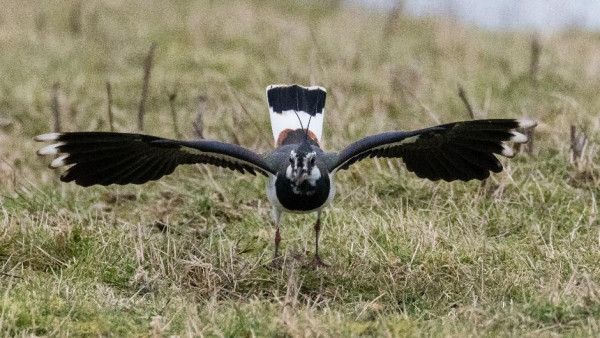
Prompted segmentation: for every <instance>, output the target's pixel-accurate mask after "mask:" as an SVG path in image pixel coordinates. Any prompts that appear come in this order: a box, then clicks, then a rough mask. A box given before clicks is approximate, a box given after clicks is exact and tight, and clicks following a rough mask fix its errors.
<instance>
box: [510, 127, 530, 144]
mask: <svg viewBox="0 0 600 338" xmlns="http://www.w3.org/2000/svg"><path fill="white" fill-rule="evenodd" d="M510 133H511V134H512V135H513V136H512V137H511V138H510V140H511V141H512V142H515V143H525V142H527V136H525V135H524V134H521V133H519V132H518V131H514V130H513V131H511V132H510Z"/></svg>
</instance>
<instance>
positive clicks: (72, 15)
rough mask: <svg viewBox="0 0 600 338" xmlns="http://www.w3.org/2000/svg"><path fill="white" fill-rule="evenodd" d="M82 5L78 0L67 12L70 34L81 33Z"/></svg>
mask: <svg viewBox="0 0 600 338" xmlns="http://www.w3.org/2000/svg"><path fill="white" fill-rule="evenodd" d="M82 7H83V6H82V3H81V2H79V1H78V2H76V3H75V4H74V5H73V7H72V8H71V11H70V12H69V28H70V29H71V34H72V35H73V36H77V35H79V34H81V31H82V27H83V22H82V12H83V11H82Z"/></svg>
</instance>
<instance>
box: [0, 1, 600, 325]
mask: <svg viewBox="0 0 600 338" xmlns="http://www.w3.org/2000/svg"><path fill="white" fill-rule="evenodd" d="M2 6H3V11H2V13H0V48H1V50H2V51H3V57H2V58H0V74H2V76H0V110H1V111H2V113H1V114H2V115H1V116H0V189H1V191H0V198H1V210H0V212H1V216H0V219H1V226H0V267H1V270H0V272H1V273H2V274H1V275H0V297H1V300H0V334H2V335H3V336H30V335H44V336H45V335H47V336H54V335H58V336H68V335H73V336H85V335H88V336H97V335H114V336H121V335H133V336H161V335H172V334H175V335H186V336H197V335H206V336H307V335H308V336H336V335H337V336H405V335H427V336H431V335H433V336H465V335H469V336H483V335H487V336H497V335H501V336H540V335H542V336H553V335H567V336H588V335H591V336H595V335H598V334H599V332H600V287H599V283H600V269H599V265H598V262H599V261H600V243H599V236H600V232H599V231H600V230H599V229H600V223H599V221H598V219H597V217H598V210H597V209H598V204H597V193H598V192H599V191H600V184H599V181H598V178H599V175H598V174H599V171H598V169H599V168H598V165H597V163H598V158H597V149H598V140H599V131H600V124H599V123H598V111H600V98H599V96H598V88H600V66H599V65H600V53H599V52H598V47H597V42H598V40H599V39H600V36H599V35H598V34H597V33H586V32H580V31H575V30H573V31H567V32H564V33H555V34H552V35H543V36H542V37H541V40H540V41H541V44H542V54H541V58H540V66H539V73H538V76H537V77H538V80H537V83H536V84H533V83H532V82H531V81H530V79H529V75H528V74H529V73H528V72H529V62H530V56H529V54H530V41H531V37H530V36H529V35H528V34H525V33H518V32H506V33H498V32H485V31H480V30H477V29H474V28H469V27H465V26H462V25H461V24H459V23H456V22H453V21H446V20H441V19H438V20H430V19H418V20H417V19H411V18H408V17H404V16H402V15H401V16H400V17H399V18H398V19H397V20H394V19H392V18H388V17H387V16H385V15H383V14H377V13H368V12H366V11H365V10H362V9H356V8H348V7H345V6H343V5H341V4H340V3H338V2H293V1H251V2H226V3H223V2H215V1H202V2H192V1H182V2H177V3H169V4H166V3H163V2H160V1H149V2H148V1H145V2H141V1H139V2H128V1H112V2H104V3H100V2H98V3H87V2H78V1H62V2H52V3H50V2H49V3H42V4H40V3H38V2H34V1H27V2H25V3H23V2H18V1H3V2H2ZM386 27H387V28H386ZM153 42H155V43H157V49H156V55H155V60H154V67H153V70H152V77H151V83H150V93H149V101H148V104H147V108H148V114H147V116H146V118H145V126H146V128H145V132H146V133H149V134H154V135H159V136H165V137H174V136H175V128H174V127H173V122H172V121H173V119H172V116H171V114H170V109H171V108H170V105H169V95H170V94H172V93H176V99H175V102H174V103H175V109H176V112H177V123H178V127H179V130H180V131H181V133H183V134H184V136H185V137H186V138H191V137H192V126H191V122H192V121H193V120H194V119H195V116H196V109H197V106H198V98H199V97H200V96H203V97H205V98H206V104H205V107H204V110H203V111H204V115H203V116H204V124H205V127H204V134H205V136H206V137H207V138H210V139H216V140H220V141H227V142H235V141H238V142H239V143H240V144H242V145H244V146H247V147H249V148H252V149H256V150H257V151H266V150H268V149H269V147H270V146H271V144H272V140H271V139H270V134H271V132H270V126H269V123H268V114H267V109H266V99H265V95H264V88H265V87H266V86H267V85H268V84H271V83H301V84H319V85H322V86H324V87H326V88H327V90H328V100H327V106H326V123H325V134H324V139H325V148H327V149H329V150H335V149H340V148H342V147H343V146H345V145H347V144H348V143H349V142H351V141H353V140H356V139H358V138H360V137H363V136H366V135H369V134H372V133H376V132H384V131H389V130H406V129H416V128H422V127H426V126H429V125H432V124H435V123H437V122H450V121H455V120H462V119H467V118H468V113H467V111H466V109H465V107H464V105H463V104H462V102H461V101H460V99H459V97H458V95H457V85H458V84H461V85H462V86H463V87H464V88H465V90H466V92H467V94H468V97H469V99H470V101H471V104H472V105H473V106H474V107H475V114H476V115H477V116H478V117H490V118H491V117H494V118H510V117H523V116H525V117H529V118H533V119H535V120H537V121H539V125H538V127H537V128H536V131H535V149H534V152H533V155H531V156H529V155H527V154H525V153H519V154H518V155H517V156H516V157H515V158H514V159H512V160H503V163H504V165H505V168H506V170H505V171H504V172H503V173H501V174H497V175H494V176H493V177H492V178H490V179H489V180H487V181H486V182H485V184H481V183H480V182H468V183H460V182H457V183H445V182H428V181H424V180H420V179H418V178H417V177H415V176H414V175H412V174H410V173H408V172H407V171H406V169H405V168H404V167H403V165H402V163H401V161H395V160H389V161H388V160H380V161H364V162H362V163H360V164H358V165H356V166H353V168H352V170H350V171H348V172H344V173H341V174H340V175H338V176H337V180H338V182H337V188H338V196H337V197H336V199H335V201H334V204H333V205H332V206H331V207H330V208H328V209H327V211H326V213H325V219H324V228H323V231H322V243H321V244H322V246H321V248H322V257H323V259H324V260H325V261H327V262H328V263H330V264H331V267H329V268H326V269H314V268H313V267H311V266H310V264H308V263H309V262H310V259H311V257H312V252H313V250H314V249H313V248H314V237H313V231H312V225H313V222H314V218H313V216H302V215H301V216H295V215H286V216H285V218H284V220H283V225H282V237H283V242H282V246H283V253H284V255H285V262H284V264H283V266H282V267H281V268H280V269H275V270H274V269H271V268H270V266H269V262H270V258H271V255H272V250H273V245H272V244H273V243H272V242H273V235H274V234H273V229H272V228H271V227H270V225H269V224H270V223H269V215H270V207H269V205H268V201H267V199H266V196H265V194H264V184H265V180H264V178H262V177H252V176H242V175H239V174H236V173H231V172H228V171H226V170H221V169H215V168H210V167H206V166H188V167H182V168H179V169H177V171H176V172H175V173H174V174H173V175H170V176H168V177H166V178H163V179H161V180H160V181H157V182H153V183H149V184H146V185H143V186H111V187H108V188H102V187H93V188H86V189H84V188H81V187H78V186H75V185H73V184H63V183H60V182H59V179H58V175H57V174H55V173H54V172H52V171H51V170H49V169H47V167H46V166H47V164H48V162H49V161H48V159H47V158H39V157H37V156H35V150H36V149H38V148H39V147H40V144H34V142H33V141H31V138H32V136H34V135H36V134H39V133H44V132H48V131H51V130H52V126H53V122H52V108H51V107H52V87H53V84H54V83H58V84H59V96H58V99H59V102H60V110H61V114H62V118H63V124H62V128H63V129H64V130H108V128H109V126H108V122H107V113H106V91H105V83H106V81H110V82H111V84H112V89H113V101H114V104H113V110H114V113H115V123H114V126H115V129H116V130H118V131H123V132H127V131H135V130H136V125H137V124H136V119H137V117H136V114H137V107H138V104H139V96H140V92H141V79H142V75H143V74H142V68H143V63H144V60H145V57H146V54H147V52H148V50H149V48H150V45H151V44H152V43H153ZM570 124H574V125H576V126H578V128H579V127H582V128H583V129H584V130H585V131H586V133H587V136H588V137H589V144H588V146H587V148H585V150H584V156H583V157H582V159H581V160H580V162H579V164H578V165H574V164H573V163H572V162H571V161H570V151H569V144H570V140H569V125H570Z"/></svg>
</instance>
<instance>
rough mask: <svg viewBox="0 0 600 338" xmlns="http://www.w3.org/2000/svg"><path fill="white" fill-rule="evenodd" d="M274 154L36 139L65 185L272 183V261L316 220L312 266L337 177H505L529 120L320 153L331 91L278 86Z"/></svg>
mask: <svg viewBox="0 0 600 338" xmlns="http://www.w3.org/2000/svg"><path fill="white" fill-rule="evenodd" d="M266 94H267V101H268V107H269V116H270V121H271V129H272V132H273V139H274V147H273V148H272V149H271V150H269V151H267V152H265V153H257V152H255V151H253V150H250V149H248V148H245V147H242V146H240V145H236V144H231V143H225V142H219V141H214V140H205V139H197V140H175V139H168V138H163V137H157V136H151V135H143V134H135V133H117V132H100V131H91V132H60V133H47V134H41V135H37V136H35V137H34V140H35V141H39V142H50V144H49V145H46V146H44V147H43V148H41V149H39V150H38V151H37V154H38V155H41V156H43V155H54V156H55V158H54V159H53V160H52V161H51V163H50V164H49V167H50V168H52V169H56V168H61V167H68V169H67V170H66V171H64V172H63V173H62V175H61V176H60V180H61V181H63V182H75V183H76V184H77V185H80V186H83V187H88V186H92V185H102V186H108V185H111V184H118V185H123V184H143V183H146V182H149V181H154V180H157V179H159V178H161V177H163V176H165V175H169V174H171V173H172V172H173V171H174V170H175V168H176V167H177V166H179V165H182V164H195V163H204V164H212V165H214V166H217V167H223V168H228V169H231V170H235V171H239V172H240V173H249V174H252V175H256V174H260V175H263V176H265V177H266V178H267V179H266V195H267V198H268V200H269V202H270V204H271V205H272V222H273V225H274V227H275V239H274V245H275V250H274V251H275V252H274V259H273V260H274V261H275V260H276V259H278V258H281V255H280V252H279V246H280V242H281V235H280V230H279V229H280V223H281V219H282V214H284V213H315V214H316V221H315V224H314V233H315V252H314V259H313V262H314V263H315V264H316V265H318V266H327V264H326V263H325V262H323V260H322V259H321V257H320V255H319V235H320V231H321V215H322V211H323V209H324V208H325V207H327V206H328V205H329V204H330V203H331V201H332V200H333V198H334V196H335V176H336V174H337V173H338V172H340V171H343V170H347V169H349V168H350V167H351V166H352V165H353V164H355V163H357V162H359V161H361V160H363V159H366V158H400V159H402V161H403V162H404V164H405V166H406V168H407V169H408V171H410V172H413V173H414V174H416V176H418V177H420V178H424V179H428V180H431V181H438V180H443V181H447V182H451V181H455V180H460V181H469V180H473V179H475V180H484V179H486V178H488V177H489V176H490V173H499V172H501V171H502V170H503V166H502V163H501V162H500V161H499V160H498V158H497V157H496V155H500V156H503V157H509V158H510V157H513V156H514V152H513V150H512V148H511V146H510V144H511V143H525V142H527V141H528V138H527V136H525V135H524V134H523V133H521V132H519V131H517V130H519V129H527V128H533V127H535V126H536V124H537V123H536V122H535V121H533V120H529V119H479V120H467V121H459V122H452V123H447V124H441V125H437V126H432V127H427V128H424V129H419V130H413V131H389V132H384V133H380V134H375V135H371V136H366V137H364V138H362V139H359V140H358V141H356V142H354V143H351V144H350V145H348V146H347V147H345V148H344V149H342V150H340V151H338V152H326V151H324V150H323V149H322V148H321V146H320V145H321V143H322V140H321V138H322V133H323V121H324V110H325V109H324V108H325V101H326V96H327V92H326V90H325V89H324V88H323V87H320V86H308V87H306V86H301V85H297V84H291V85H290V84H276V85H269V86H268V87H267V88H266Z"/></svg>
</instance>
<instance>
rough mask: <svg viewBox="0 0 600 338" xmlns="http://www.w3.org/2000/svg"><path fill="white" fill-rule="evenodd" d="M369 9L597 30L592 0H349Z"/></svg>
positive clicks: (599, 16)
mask: <svg viewBox="0 0 600 338" xmlns="http://www.w3.org/2000/svg"><path fill="white" fill-rule="evenodd" d="M348 1H349V2H350V3H353V4H358V5H361V6H365V7H367V8H370V9H375V10H381V11H389V10H393V9H396V8H401V9H403V10H405V11H406V12H407V13H409V14H410V15H414V16H447V17H453V18H456V19H459V20H461V21H462V22H464V23H467V24H474V25H476V26H478V27H482V28H487V29H493V30H502V29H522V30H523V29H524V30H528V29H529V30H538V31H546V32H547V31H554V30H562V29H569V28H583V29H589V30H598V29H600V2H598V1H593V0H572V1H561V0H529V1H519V0H497V1H476V0H397V1H394V0H348Z"/></svg>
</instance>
